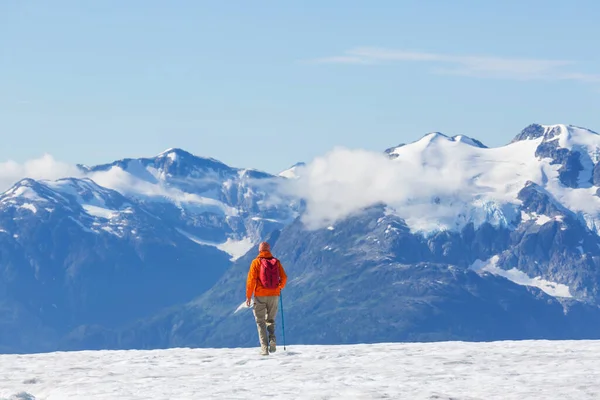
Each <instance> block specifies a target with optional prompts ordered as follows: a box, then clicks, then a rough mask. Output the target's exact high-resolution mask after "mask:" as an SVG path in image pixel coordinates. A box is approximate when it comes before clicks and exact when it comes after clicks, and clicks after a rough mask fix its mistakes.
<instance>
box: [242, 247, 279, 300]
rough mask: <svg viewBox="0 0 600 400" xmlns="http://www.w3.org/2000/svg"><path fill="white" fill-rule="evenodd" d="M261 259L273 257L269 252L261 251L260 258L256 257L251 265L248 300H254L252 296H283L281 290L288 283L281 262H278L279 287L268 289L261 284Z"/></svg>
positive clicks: (247, 287) (247, 284)
mask: <svg viewBox="0 0 600 400" xmlns="http://www.w3.org/2000/svg"><path fill="white" fill-rule="evenodd" d="M259 258H273V255H272V254H271V252H269V251H261V252H260V253H258V257H256V258H255V259H254V260H253V261H252V264H250V270H249V271H248V280H247V281H246V298H247V299H250V298H252V294H254V295H255V296H279V295H280V294H281V289H283V288H284V287H285V283H286V282H287V275H286V274H285V271H284V270H283V267H282V266H281V262H279V261H278V262H277V264H279V287H278V288H276V289H266V288H264V287H263V285H262V284H261V283H260V279H259V277H260V260H259Z"/></svg>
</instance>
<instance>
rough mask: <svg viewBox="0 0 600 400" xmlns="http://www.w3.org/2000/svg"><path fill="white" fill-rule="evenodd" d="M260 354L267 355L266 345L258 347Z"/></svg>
mask: <svg viewBox="0 0 600 400" xmlns="http://www.w3.org/2000/svg"><path fill="white" fill-rule="evenodd" d="M260 355H261V356H268V355H269V351H268V350H267V348H266V347H261V348H260Z"/></svg>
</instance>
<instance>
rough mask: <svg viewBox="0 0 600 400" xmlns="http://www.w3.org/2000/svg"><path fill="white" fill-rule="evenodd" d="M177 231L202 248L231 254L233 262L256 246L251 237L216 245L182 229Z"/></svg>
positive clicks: (229, 239) (228, 240) (228, 239)
mask: <svg viewBox="0 0 600 400" xmlns="http://www.w3.org/2000/svg"><path fill="white" fill-rule="evenodd" d="M177 231H178V232H179V233H181V234H182V235H184V236H185V237H187V238H188V239H190V240H191V241H192V242H194V243H197V244H199V245H202V246H211V247H216V248H217V249H219V250H221V251H223V252H225V253H227V254H229V255H230V256H231V258H230V260H231V261H236V260H237V259H239V258H241V257H242V256H244V255H246V253H248V252H249V251H250V249H252V247H254V245H255V243H254V242H253V241H252V239H251V238H249V237H245V238H242V239H240V240H235V239H232V238H227V240H226V241H225V242H222V243H216V242H213V241H209V240H203V239H200V238H199V237H197V236H195V235H192V234H191V233H189V232H186V231H184V230H182V229H177Z"/></svg>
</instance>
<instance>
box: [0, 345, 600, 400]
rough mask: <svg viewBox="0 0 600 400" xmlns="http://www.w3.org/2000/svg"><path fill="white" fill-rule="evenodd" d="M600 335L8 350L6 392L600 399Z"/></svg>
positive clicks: (1, 371)
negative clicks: (261, 348)
mask: <svg viewBox="0 0 600 400" xmlns="http://www.w3.org/2000/svg"><path fill="white" fill-rule="evenodd" d="M599 358H600V341H519V342H510V341H507V342H493V343H462V342H446V343H427V344H426V343H412V344H380V345H353V346H288V349H287V351H283V349H279V351H278V352H277V353H275V354H272V355H270V356H268V357H262V356H260V355H258V353H257V349H170V350H152V351H85V352H72V353H49V354H36V355H0V399H4V398H6V399H46V400H59V399H86V400H93V399H112V400H117V399H118V400H125V399H127V400H129V399H144V400H148V399H177V400H183V399H261V398H276V399H384V398H387V399H439V400H442V399H446V400H449V399H465V400H466V399H470V400H473V399H481V400H483V399H486V400H488V399H503V400H508V399H518V400H524V399H561V400H567V399H578V400H582V399H597V398H598V396H599V393H600V364H599V363H598V359H599Z"/></svg>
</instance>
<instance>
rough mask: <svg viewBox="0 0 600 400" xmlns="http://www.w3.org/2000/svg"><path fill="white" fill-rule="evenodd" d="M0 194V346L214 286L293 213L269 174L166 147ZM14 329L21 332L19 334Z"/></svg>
mask: <svg viewBox="0 0 600 400" xmlns="http://www.w3.org/2000/svg"><path fill="white" fill-rule="evenodd" d="M80 168H81V169H82V171H83V172H84V173H85V177H83V178H65V179H59V180H57V181H35V180H31V179H24V180H22V181H20V182H18V183H16V184H15V185H14V186H13V187H12V188H10V189H9V190H7V191H6V192H5V193H3V194H2V195H0V328H1V329H0V351H45V350H49V349H53V348H56V346H57V343H59V342H60V341H63V340H66V341H77V340H78V338H79V337H81V336H85V337H92V338H93V340H92V341H93V343H94V344H93V346H100V347H102V346H104V345H105V343H104V340H105V339H104V336H103V333H102V332H104V331H105V330H106V329H111V328H116V327H118V326H120V325H122V324H124V323H126V322H129V321H132V320H135V319H137V318H144V317H150V316H152V315H153V314H154V313H156V312H158V311H159V310H161V309H162V308H164V307H170V306H173V305H176V304H180V303H185V302H186V301H189V300H191V299H193V298H194V297H195V296H197V295H199V294H201V293H203V292H204V291H206V290H207V289H209V288H210V287H211V286H212V285H213V284H214V283H215V282H216V281H217V279H218V278H219V277H220V276H221V275H222V274H223V273H224V272H225V271H226V270H227V268H228V267H229V266H230V265H231V262H232V260H235V259H237V258H238V257H240V256H241V255H243V254H245V253H246V252H247V251H248V250H249V249H250V247H251V246H253V245H254V244H255V243H257V242H258V240H259V239H260V238H261V237H263V236H264V235H265V234H267V233H269V232H270V231H272V230H274V229H276V228H278V227H281V226H283V225H284V224H286V223H287V222H288V221H289V220H291V219H292V218H294V215H295V212H296V211H295V210H294V204H293V201H287V200H286V199H285V198H284V197H281V196H279V195H278V194H276V193H275V194H274V195H271V194H270V192H273V191H272V190H271V189H272V185H273V184H274V182H273V181H276V179H283V178H276V177H272V176H270V175H268V174H264V173H261V172H258V171H253V170H240V169H235V168H230V167H227V166H226V165H224V164H222V163H219V162H217V161H215V160H210V159H202V158H199V157H195V156H193V155H191V154H189V153H186V152H183V151H181V150H177V149H175V150H170V151H168V152H165V153H162V154H160V155H159V156H157V157H155V158H151V159H139V160H121V161H117V162H115V163H113V164H109V165H103V166H97V167H80ZM15 332H19V334H17V335H15Z"/></svg>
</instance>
